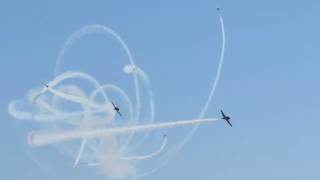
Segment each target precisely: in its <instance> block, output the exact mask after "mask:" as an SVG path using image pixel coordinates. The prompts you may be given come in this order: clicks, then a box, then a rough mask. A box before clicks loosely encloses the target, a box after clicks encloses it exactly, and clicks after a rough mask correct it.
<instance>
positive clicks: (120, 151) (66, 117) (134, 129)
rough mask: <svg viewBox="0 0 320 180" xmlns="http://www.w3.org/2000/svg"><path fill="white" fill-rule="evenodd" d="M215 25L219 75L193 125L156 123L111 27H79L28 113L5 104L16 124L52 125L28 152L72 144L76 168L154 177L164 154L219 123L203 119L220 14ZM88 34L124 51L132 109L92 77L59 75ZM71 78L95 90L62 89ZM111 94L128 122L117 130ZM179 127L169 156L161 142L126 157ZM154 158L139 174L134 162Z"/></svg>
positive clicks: (140, 77)
mask: <svg viewBox="0 0 320 180" xmlns="http://www.w3.org/2000/svg"><path fill="white" fill-rule="evenodd" d="M219 20H220V24H221V31H222V48H221V54H220V60H219V65H218V68H217V73H216V77H215V80H214V82H213V85H212V88H211V91H210V94H209V96H208V99H207V101H206V103H205V104H204V107H203V108H202V110H201V112H200V113H199V116H198V118H196V119H194V120H184V121H173V122H166V123H155V122H154V119H155V110H154V109H155V106H154V100H153V92H152V88H151V83H150V81H149V78H148V76H147V75H146V73H145V72H144V71H143V70H142V69H141V68H140V67H138V66H137V65H136V64H135V63H134V60H133V58H132V55H131V52H130V50H129V48H128V46H127V44H126V43H125V42H124V41H123V39H122V38H121V37H120V36H119V35H118V34H116V33H115V32H114V31H113V30H111V29H110V28H108V27H105V26H102V25H90V26H86V27H83V28H81V29H80V30H79V31H76V32H75V33H73V34H72V35H71V36H70V37H69V38H68V39H67V41H66V43H65V44H64V47H63V48H62V50H61V52H60V54H59V56H58V59H57V63H56V67H55V70H54V74H55V78H54V79H53V80H52V81H50V82H49V83H48V85H47V87H43V88H42V89H41V90H33V91H32V92H31V93H30V94H29V96H28V103H27V104H28V105H30V106H31V110H30V109H29V110H28V109H24V108H22V107H24V106H23V105H24V104H23V103H21V101H12V102H10V103H9V105H8V112H9V114H10V115H11V116H13V117H14V118H17V119H21V120H32V121H34V122H37V123H41V124H46V125H47V127H48V126H49V127H50V125H51V126H52V128H51V129H44V130H42V131H33V132H31V133H29V135H28V143H29V144H30V145H31V146H32V147H36V146H44V145H50V144H58V145H57V147H59V146H60V145H61V144H68V145H70V146H67V147H68V150H69V149H70V151H71V152H72V154H71V155H72V158H74V166H77V165H78V164H81V162H86V163H85V164H86V165H87V166H90V167H97V168H98V169H100V171H101V172H102V173H103V174H105V175H106V176H108V177H111V178H128V177H131V178H134V179H136V178H139V177H143V176H146V175H148V174H152V173H153V172H155V171H157V170H158V169H159V168H161V167H163V166H162V165H165V164H166V162H167V160H168V155H171V154H173V153H176V152H178V151H179V150H180V149H181V148H182V147H183V146H184V145H185V144H186V143H187V141H188V140H189V139H190V138H191V136H192V135H193V134H194V133H195V131H196V129H197V127H198V125H199V124H204V123H210V122H214V121H216V120H218V119H204V118H203V117H204V116H205V114H206V112H207V110H208V107H209V105H210V103H211V101H212V99H213V97H214V95H215V91H216V88H217V85H218V82H219V79H220V74H221V70H222V65H223V61H224V51H225V32H224V24H223V18H222V16H221V14H220V13H219ZM92 33H101V34H103V35H111V36H112V37H113V38H115V39H116V40H117V41H118V42H119V43H120V45H121V47H122V48H123V49H124V51H125V53H126V55H127V57H128V60H129V64H128V65H126V66H125V67H124V68H123V71H124V73H126V74H129V75H132V77H133V80H134V92H133V93H134V97H135V99H134V100H135V101H133V102H134V106H133V103H132V101H131V100H130V98H129V96H128V95H127V92H125V91H124V90H123V89H121V88H119V87H118V86H116V85H113V84H100V82H98V81H97V80H96V79H95V78H94V77H92V76H90V75H88V74H86V73H83V72H74V71H67V72H61V69H62V68H61V67H62V65H63V61H64V56H65V55H66V53H67V52H68V50H69V49H70V48H71V47H72V45H73V44H74V43H75V42H76V41H77V40H79V39H81V38H82V37H83V36H85V35H89V34H92ZM73 79H75V80H82V81H85V82H89V84H90V86H92V87H91V88H93V91H90V92H87V91H85V89H86V88H85V87H84V88H83V87H80V86H77V85H75V84H67V85H66V84H65V83H68V82H70V80H73ZM66 80H69V81H66ZM143 88H144V89H145V90H146V93H147V95H146V96H144V97H145V99H144V98H141V97H140V94H141V90H143ZM110 92H114V93H115V94H116V95H117V96H118V97H120V99H121V105H124V106H121V110H125V114H126V117H125V118H124V119H122V120H121V122H120V126H118V125H117V123H115V122H114V119H115V116H116V111H115V110H114V107H113V105H112V104H111V103H110V99H109V97H108V94H109V93H110ZM101 96H102V97H103V101H102V102H101V100H100V101H98V97H101ZM143 100H146V102H145V103H143V102H142V101H143ZM65 104H67V105H70V104H72V105H70V106H71V107H72V108H66V107H65V106H64V105H65ZM142 105H144V106H142ZM79 108H80V110H79ZM141 110H144V111H147V113H146V114H147V115H143V114H144V113H141ZM60 126H61V127H60ZM181 126H193V128H192V129H191V131H189V133H188V134H187V135H186V136H185V137H184V138H183V139H182V141H181V142H180V143H178V144H177V145H176V146H175V147H174V148H172V149H171V150H168V151H167V153H165V154H162V152H163V150H164V148H165V147H166V145H167V139H166V137H165V138H164V139H163V142H162V144H161V146H160V148H159V149H157V150H156V151H154V152H152V153H150V154H147V155H144V156H132V155H131V154H130V150H131V149H138V148H139V147H140V146H141V145H142V144H143V143H146V141H147V140H148V137H149V135H150V132H151V131H154V130H159V129H167V128H176V127H181ZM56 127H58V128H56ZM59 127H60V128H59ZM138 133H140V134H142V136H139V137H142V138H140V139H136V138H135V135H136V134H138ZM137 137H138V136H137ZM71 141H76V142H78V141H80V142H79V143H80V144H71ZM69 143H70V144H69ZM75 145H76V146H75ZM79 146H80V147H79ZM130 148H131V149H130ZM160 154H162V156H160ZM156 156H160V157H163V158H162V159H161V160H162V162H165V163H163V164H162V165H161V166H156V167H153V168H151V171H149V172H147V173H144V174H140V175H139V174H137V171H136V168H137V167H136V162H140V161H142V160H147V159H151V158H154V157H156ZM165 158H166V159H165ZM133 162H134V163H133Z"/></svg>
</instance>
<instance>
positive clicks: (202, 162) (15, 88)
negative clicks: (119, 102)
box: [0, 0, 320, 180]
mask: <svg viewBox="0 0 320 180" xmlns="http://www.w3.org/2000/svg"><path fill="white" fill-rule="evenodd" d="M217 6H219V7H220V8H221V9H222V15H223V17H224V21H225V30H226V39H227V41H226V55H225V64H224V67H223V71H222V76H221V81H220V84H219V86H218V89H217V94H216V98H215V99H214V103H213V104H211V106H210V108H209V113H208V115H207V117H217V116H219V114H218V110H219V109H220V108H223V109H224V110H225V111H226V112H227V113H228V114H230V115H231V116H232V122H233V124H234V127H233V128H229V127H228V126H227V125H226V124H225V123H223V122H222V121H218V122H216V123H213V124H209V125H205V126H201V127H200V129H199V130H198V131H197V133H196V134H195V136H194V137H193V138H192V140H191V141H190V142H189V143H188V144H187V146H185V148H184V149H183V150H182V151H181V152H180V153H179V154H177V155H176V156H175V157H174V158H172V159H171V160H170V163H169V164H168V165H167V166H166V167H164V168H162V169H161V170H159V171H158V172H156V173H155V174H153V175H151V176H148V177H146V178H145V179H155V180H163V179H184V180H194V179H201V180H214V179H219V180H233V179H246V180H255V179H260V180H270V179H290V180H300V179H319V178H320V174H319V167H320V164H319V162H320V156H319V154H318V153H319V150H320V145H319V143H318V140H319V137H320V133H319V128H318V127H319V126H320V121H319V119H318V117H319V115H318V112H319V107H320V96H319V92H320V86H319V82H320V81H319V75H320V71H319V67H320V61H319V59H320V53H319V42H320V41H319V40H320V36H319V32H320V25H319V17H320V11H319V8H320V2H319V1H316V0H306V1H297V0H294V1H289V0H287V1H286V0H282V1H278V0H268V1H255V0H242V1H235V0H234V1H232V0H225V1H222V0H220V1H214V0H211V1H208V0H200V1H184V0H175V1H171V0H162V1H150V0H149V1H148V0H136V1H124V0H118V1H111V0H101V1H98V0H93V1H90V2H89V1H62V0H60V1H51V2H48V1H15V0H13V1H1V2H0V22H1V28H0V59H1V61H0V62H1V66H0V73H1V76H0V82H1V95H0V97H1V98H0V99H1V100H0V132H1V133H0V142H1V146H0V147H1V148H0V179H7V180H18V179H20V180H22V179H23V180H35V179H39V180H40V179H48V180H56V179H65V180H69V179H77V180H89V179H90V180H92V179H97V180H98V179H103V177H102V176H100V175H97V174H96V173H94V172H92V171H91V170H88V171H86V170H84V171H81V172H79V171H77V170H74V169H72V168H70V167H67V166H66V165H65V167H60V168H59V167H56V168H55V170H56V171H55V172H54V173H52V172H50V173H48V172H45V171H43V170H42V169H41V168H40V167H39V166H38V165H37V164H36V163H35V162H33V161H32V160H30V158H29V157H28V156H27V155H26V153H25V148H26V147H25V145H23V143H24V140H25V139H24V138H23V137H22V135H21V134H22V133H21V132H20V131H19V130H20V129H23V128H22V127H23V126H25V125H26V124H25V123H21V122H18V121H17V120H15V119H13V118H12V117H10V116H9V115H8V113H7V105H8V103H9V102H10V101H11V100H12V99H20V98H22V97H23V96H24V95H25V93H26V92H27V91H28V90H29V89H30V88H32V87H35V86H40V85H41V84H43V83H45V82H46V81H48V80H50V79H51V78H52V76H53V70H54V64H55V60H56V58H57V56H58V52H59V51H60V49H61V47H62V45H63V43H64V42H65V40H66V38H67V37H68V36H69V35H70V34H71V33H72V32H73V31H75V30H77V29H79V28H80V27H82V26H84V25H89V24H104V25H108V26H110V27H112V28H113V29H114V30H115V31H116V32H118V33H119V34H120V35H121V36H122V37H123V38H124V39H125V40H126V42H127V43H128V45H129V47H130V49H131V50H132V52H133V56H134V58H135V61H136V63H137V64H139V65H140V66H141V67H142V68H143V69H144V70H145V71H146V73H147V74H148V75H149V77H150V79H151V81H152V85H153V89H154V93H155V101H156V119H166V120H167V121H170V120H178V119H188V118H194V117H196V116H197V114H198V113H199V112H200V110H201V106H202V105H203V103H204V102H205V99H206V97H207V94H208V93H209V88H210V83H211V82H212V80H213V79H214V74H215V70H216V66H217V63H218V57H219V50H220V39H221V33H220V27H219V21H218V16H217V12H216V10H215V8H216V7H217ZM96 48H98V47H96V46H89V47H88V51H91V52H93V51H95V50H96ZM78 53H79V54H78V56H83V55H84V54H85V52H78ZM99 55H101V54H97V55H96V57H97V58H99ZM79 63H80V64H81V63H84V62H81V61H80V62H79ZM94 65H95V64H91V66H94ZM107 73H108V72H106V74H107ZM168 117H170V118H169V119H168ZM57 161H58V160H57ZM53 166H54V163H53Z"/></svg>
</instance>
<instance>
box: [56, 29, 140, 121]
mask: <svg viewBox="0 0 320 180" xmlns="http://www.w3.org/2000/svg"><path fill="white" fill-rule="evenodd" d="M92 33H101V34H103V35H107V36H108V35H111V36H112V37H114V38H115V39H116V40H117V41H118V42H119V43H120V45H121V47H122V48H123V49H124V51H125V53H126V55H127V57H128V60H129V62H130V65H131V66H132V67H137V66H136V65H135V62H134V60H133V57H132V53H131V51H130V49H129V47H128V45H127V44H126V43H125V41H124V40H123V39H122V38H121V36H120V35H118V34H117V33H116V32H115V31H113V30H112V29H111V28H109V27H107V26H103V25H99V24H94V25H89V26H85V27H83V28H81V29H80V30H78V31H76V32H74V33H73V34H71V36H70V37H69V38H68V39H67V41H66V42H65V44H64V46H63V48H62V50H61V51H60V53H59V56H58V58H57V61H56V66H55V70H54V75H58V74H59V72H60V71H61V70H60V69H61V66H62V63H63V60H64V56H65V54H66V53H67V52H68V50H69V49H70V48H71V47H72V45H73V44H74V43H75V42H76V41H77V40H79V39H81V38H82V37H84V36H86V35H89V34H92ZM132 75H133V79H134V86H135V98H136V105H135V107H136V110H135V118H134V119H135V120H134V122H136V123H137V121H138V120H139V117H140V112H141V100H140V85H139V78H138V75H137V74H136V73H132Z"/></svg>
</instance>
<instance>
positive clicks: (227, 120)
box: [220, 110, 232, 127]
mask: <svg viewBox="0 0 320 180" xmlns="http://www.w3.org/2000/svg"><path fill="white" fill-rule="evenodd" d="M220 112H221V114H222V119H223V120H225V121H226V122H227V123H228V124H229V125H230V126H231V127H232V124H231V123H230V119H231V118H230V117H229V116H226V115H225V114H224V113H223V111H222V110H220Z"/></svg>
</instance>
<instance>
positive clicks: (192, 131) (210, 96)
mask: <svg viewBox="0 0 320 180" xmlns="http://www.w3.org/2000/svg"><path fill="white" fill-rule="evenodd" d="M218 13H219V21H220V25H221V33H222V42H221V43H222V44H221V52H220V58H219V65H218V69H217V73H216V77H215V79H214V82H213V85H212V88H211V90H210V94H209V96H208V99H207V101H206V103H205V105H204V106H203V108H202V110H201V112H200V114H199V116H198V119H202V118H203V117H204V116H205V114H206V113H207V111H208V108H209V105H210V103H211V102H212V100H213V97H214V95H215V92H216V89H217V86H218V82H219V80H220V75H221V70H222V65H223V61H224V53H225V41H226V40H225V31H224V23H223V18H222V15H221V14H220V12H219V10H218ZM197 129H198V125H195V126H194V127H193V128H192V129H191V130H190V132H189V133H188V134H187V135H186V136H185V137H184V139H183V140H182V141H181V142H180V143H179V144H178V145H177V146H176V147H175V149H174V150H173V153H176V152H178V151H180V150H181V149H182V147H183V146H184V145H185V144H186V143H187V142H188V141H189V140H190V138H191V137H192V136H193V134H194V133H195V132H196V130H197Z"/></svg>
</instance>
